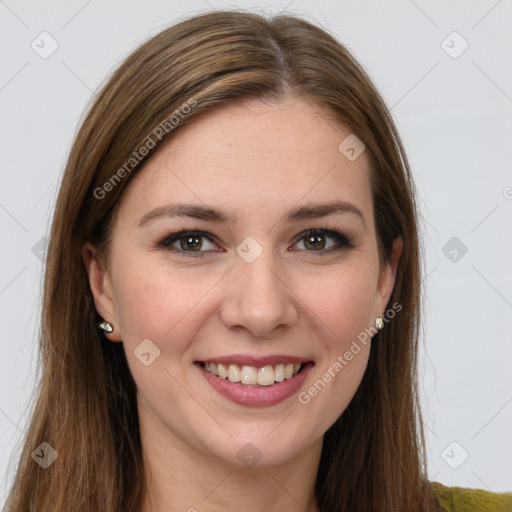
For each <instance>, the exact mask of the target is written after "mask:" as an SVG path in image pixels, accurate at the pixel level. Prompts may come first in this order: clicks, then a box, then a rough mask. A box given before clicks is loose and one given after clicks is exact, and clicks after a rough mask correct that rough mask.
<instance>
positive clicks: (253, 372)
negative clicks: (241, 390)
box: [240, 366, 258, 385]
mask: <svg viewBox="0 0 512 512" xmlns="http://www.w3.org/2000/svg"><path fill="white" fill-rule="evenodd" d="M240 382H241V383H242V384H248V385H254V384H257V383H258V370H257V369H256V368H255V367H254V366H242V371H241V372H240Z"/></svg>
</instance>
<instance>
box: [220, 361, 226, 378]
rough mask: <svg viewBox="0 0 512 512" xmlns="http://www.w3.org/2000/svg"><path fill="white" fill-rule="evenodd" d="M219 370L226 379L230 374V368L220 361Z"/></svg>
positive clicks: (221, 376)
mask: <svg viewBox="0 0 512 512" xmlns="http://www.w3.org/2000/svg"><path fill="white" fill-rule="evenodd" d="M218 370H219V377H220V378H221V379H225V378H226V377H227V376H228V369H227V368H226V367H225V366H224V365H223V364H220V363H219V367H218Z"/></svg>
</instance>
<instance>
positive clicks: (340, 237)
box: [156, 229, 355, 258]
mask: <svg viewBox="0 0 512 512" xmlns="http://www.w3.org/2000/svg"><path fill="white" fill-rule="evenodd" d="M314 235H322V236H327V237H328V238H332V239H334V240H336V242H338V247H334V248H330V249H322V250H318V251H314V250H307V249H304V250H306V251H307V252H311V253H318V255H319V256H323V255H325V254H326V253H329V252H333V251H339V250H341V249H344V248H348V249H353V248H354V247H355V245H354V244H353V243H352V240H351V239H350V238H349V237H347V236H346V235H344V234H343V233H339V232H338V231H333V230H331V229H309V230H307V231H304V232H302V233H301V234H300V235H298V236H297V237H296V238H295V239H294V241H293V245H295V244H296V243H297V242H300V241H301V240H303V239H304V238H307V237H308V236H314ZM190 236H198V237H204V238H206V239H207V240H208V241H209V242H211V243H215V240H214V239H213V238H212V237H211V236H210V235H209V234H208V233H205V232H204V231H197V230H190V231H186V230H182V231H179V232H177V233H168V234H166V235H165V236H164V237H163V238H162V239H161V240H160V241H159V242H157V244H156V245H157V246H158V247H162V248H165V249H169V250H170V251H172V252H174V253H176V254H180V255H184V256H186V257H192V258H200V257H202V256H203V254H201V253H205V252H210V251H184V250H182V249H177V248H176V247H171V244H172V243H174V242H175V241H177V240H180V239H182V238H186V237H190ZM215 252H218V251H215Z"/></svg>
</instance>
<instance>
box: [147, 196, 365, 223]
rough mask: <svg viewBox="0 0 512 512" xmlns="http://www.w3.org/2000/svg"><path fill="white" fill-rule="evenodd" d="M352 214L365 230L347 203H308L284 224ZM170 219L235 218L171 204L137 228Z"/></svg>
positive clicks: (195, 206)
mask: <svg viewBox="0 0 512 512" xmlns="http://www.w3.org/2000/svg"><path fill="white" fill-rule="evenodd" d="M344 213H352V214H355V215H357V216H358V217H359V218H360V219H361V221H362V223H363V226H364V227H365V228H366V222H365V219H364V215H363V213H362V212H361V210H360V209H359V208H357V206H356V205H354V204H353V203H350V202H348V201H331V202H328V203H308V204H305V205H302V206H298V207H296V208H293V209H291V210H289V211H288V212H287V214H286V222H289V223H291V222H297V221H300V220H305V219H316V218H320V217H326V216H328V215H334V214H344ZM162 217H164V218H169V217H170V218H172V217H190V218H193V219H199V220H204V221H207V222H221V223H227V224H235V223H236V222H237V216H236V215H233V214H231V213H229V212H227V211H226V210H223V209H222V208H216V207H213V206H208V205H202V204H187V203H183V204H178V203H171V204H167V205H165V206H159V207H158V208H155V209H154V210H151V211H150V212H148V213H146V214H145V215H144V216H143V217H142V218H141V219H140V222H139V226H138V227H142V226H144V225H145V224H147V223H148V222H150V221H152V220H154V219H158V218H162Z"/></svg>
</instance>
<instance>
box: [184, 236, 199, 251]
mask: <svg viewBox="0 0 512 512" xmlns="http://www.w3.org/2000/svg"><path fill="white" fill-rule="evenodd" d="M182 240H185V239H183V238H182ZM198 240H199V238H198V237H197V236H190V237H188V238H186V242H185V245H183V244H182V249H195V248H196V245H198V244H199V242H198ZM199 248H200V246H199Z"/></svg>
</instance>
